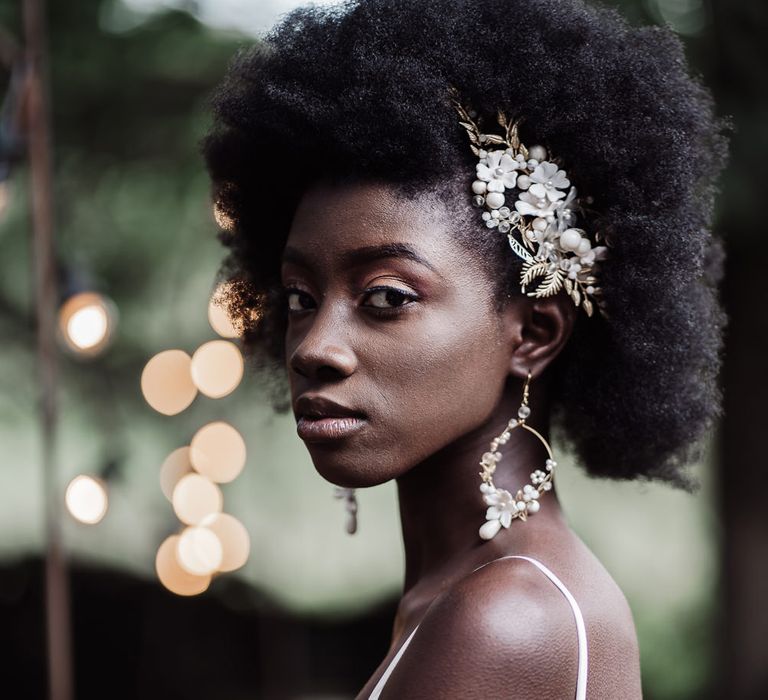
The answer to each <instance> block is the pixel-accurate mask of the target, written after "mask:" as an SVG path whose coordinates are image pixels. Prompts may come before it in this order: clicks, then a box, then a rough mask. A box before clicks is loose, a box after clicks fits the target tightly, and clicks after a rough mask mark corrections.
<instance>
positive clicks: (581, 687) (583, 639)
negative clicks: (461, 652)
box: [368, 554, 588, 700]
mask: <svg viewBox="0 0 768 700" xmlns="http://www.w3.org/2000/svg"><path fill="white" fill-rule="evenodd" d="M499 559H525V560H527V561H529V562H531V564H533V565H534V566H536V567H537V568H538V569H539V570H540V571H541V572H542V573H544V574H545V575H546V576H547V578H548V579H549V580H550V581H552V583H554V584H555V586H557V588H558V589H559V590H560V592H561V593H562V594H563V595H564V596H565V598H566V600H567V601H568V603H569V604H570V606H571V610H572V611H573V617H574V618H575V620H576V632H577V636H578V642H579V667H578V673H577V677H576V698H575V700H586V697H587V666H588V660H587V630H586V626H585V625H584V617H583V616H582V614H581V609H580V608H579V605H578V603H577V602H576V599H575V598H574V597H573V596H572V595H571V592H570V591H569V590H568V589H567V588H566V587H565V584H564V583H563V582H562V581H561V580H560V579H559V578H558V577H557V576H555V574H554V573H552V571H550V570H549V569H548V568H547V567H546V566H544V564H542V563H541V562H540V561H539V560H538V559H533V558H532V557H526V556H523V555H522V554H509V555H507V556H504V557H499ZM499 559H493V560H492V561H488V562H485V564H481V565H480V566H478V567H477V569H474V571H477V570H478V569H482V568H483V567H484V566H487V565H488V564H492V563H493V562H494V561H499ZM474 571H473V573H474ZM417 629H419V625H416V627H414V628H413V631H412V632H411V633H410V634H409V635H408V639H406V640H405V642H404V643H403V645H402V646H401V647H400V649H398V651H397V654H395V656H394V658H393V659H392V661H390V663H389V666H387V668H386V670H385V671H384V673H383V674H382V676H381V678H379V681H378V683H376V687H375V688H374V689H373V691H372V692H371V694H370V695H369V696H368V700H378V698H379V696H380V695H381V691H382V690H383V689H384V685H385V684H386V682H387V679H388V678H389V677H390V675H391V674H392V671H394V670H395V666H396V665H397V662H398V661H400V657H401V656H402V655H403V653H404V652H405V650H406V649H407V648H408V645H409V644H410V643H411V639H413V635H414V634H416V630H417Z"/></svg>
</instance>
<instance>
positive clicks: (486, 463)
mask: <svg viewBox="0 0 768 700" xmlns="http://www.w3.org/2000/svg"><path fill="white" fill-rule="evenodd" d="M530 381H531V371H530V370H528V378H527V379H526V380H525V387H524V388H523V401H522V403H521V404H520V408H518V409H517V418H512V419H511V420H510V421H509V423H508V424H507V427H506V428H504V431H503V432H502V433H501V435H499V436H498V437H495V438H494V439H493V440H491V449H490V452H485V453H484V454H483V456H482V459H481V460H480V466H481V467H482V468H483V471H481V472H479V475H480V477H481V479H482V483H481V484H480V491H481V492H482V494H483V501H485V503H486V505H487V506H488V510H487V511H486V513H485V518H486V522H485V524H484V525H482V527H481V528H480V531H479V534H480V537H481V538H482V539H484V540H490V539H491V538H492V537H494V536H495V535H496V533H498V532H499V530H500V529H501V528H502V527H504V528H508V527H509V526H510V524H511V523H512V521H513V520H514V519H515V518H519V519H520V520H522V521H523V522H525V521H526V519H527V518H528V516H529V515H532V514H533V513H537V512H538V511H539V507H540V504H539V496H541V494H542V493H544V492H545V491H549V490H551V489H552V484H553V477H554V468H555V467H556V466H557V462H555V460H554V459H553V457H552V450H551V449H550V447H549V443H547V441H546V440H545V439H544V437H543V436H542V435H541V434H540V433H539V432H538V431H536V430H534V429H533V428H532V427H531V426H530V425H528V424H527V423H526V422H525V421H526V419H527V418H528V417H529V416H530V415H531V409H530V406H528V387H529V384H530ZM515 428H525V429H526V430H528V431H529V432H531V433H533V434H534V435H535V436H536V437H537V438H538V439H539V440H540V441H541V442H542V443H543V444H544V447H545V448H546V449H547V454H548V455H549V458H548V459H547V461H546V462H545V468H544V470H541V469H537V470H536V471H534V472H532V473H531V483H530V484H526V485H525V486H523V488H522V489H520V490H519V491H518V492H517V493H516V494H515V495H514V497H513V496H512V494H511V493H510V492H509V491H507V490H505V489H497V488H496V486H495V485H494V483H493V472H494V471H495V470H496V464H497V463H498V462H499V460H500V459H501V452H498V451H497V450H498V448H499V445H505V444H506V443H507V442H508V441H509V437H510V433H511V432H512V431H513V430H514V429H515Z"/></svg>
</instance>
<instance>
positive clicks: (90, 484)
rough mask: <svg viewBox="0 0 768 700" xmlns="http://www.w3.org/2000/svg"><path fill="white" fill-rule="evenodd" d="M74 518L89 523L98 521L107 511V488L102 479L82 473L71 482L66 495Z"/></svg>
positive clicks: (92, 523)
mask: <svg viewBox="0 0 768 700" xmlns="http://www.w3.org/2000/svg"><path fill="white" fill-rule="evenodd" d="M64 501H65V503H66V505H67V510H68V511H69V512H70V514H71V515H72V517H73V518H75V519H76V520H79V521H80V522H81V523H86V524H87V525H94V524H95V523H98V522H99V521H100V520H101V519H102V518H103V517H104V515H105V513H106V512H107V505H108V499H107V490H106V487H105V486H104V484H103V483H102V482H101V480H99V479H96V478H94V477H92V476H87V475H85V474H80V475H79V476H76V477H75V478H74V479H72V481H70V482H69V485H68V486H67V490H66V493H65V496H64Z"/></svg>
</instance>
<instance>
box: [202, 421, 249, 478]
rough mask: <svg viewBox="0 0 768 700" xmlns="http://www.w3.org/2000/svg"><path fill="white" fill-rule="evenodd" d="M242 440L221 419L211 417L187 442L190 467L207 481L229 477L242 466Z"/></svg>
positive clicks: (243, 452)
mask: <svg viewBox="0 0 768 700" xmlns="http://www.w3.org/2000/svg"><path fill="white" fill-rule="evenodd" d="M245 458H246V451H245V440H243V437H242V435H240V433H239V432H237V430H235V428H233V427H232V426H231V425H229V423H225V422H224V421H215V422H213V423H208V424H207V425H204V426H203V427H202V428H200V430H198V431H197V432H196V433H195V435H194V436H193V438H192V441H191V443H190V452H189V459H190V462H191V463H192V467H193V468H194V469H195V471H197V472H198V473H200V474H202V475H203V476H207V477H208V478H209V479H210V480H211V481H215V482H217V483H219V484H224V483H227V482H229V481H232V480H233V479H234V478H236V477H237V476H238V474H240V472H241V471H242V470H243V467H244V466H245Z"/></svg>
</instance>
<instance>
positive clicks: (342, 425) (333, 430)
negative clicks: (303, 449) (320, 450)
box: [296, 416, 367, 442]
mask: <svg viewBox="0 0 768 700" xmlns="http://www.w3.org/2000/svg"><path fill="white" fill-rule="evenodd" d="M366 422H367V421H366V419H365V418H363V417H360V416H328V417H325V418H313V417H311V416H301V417H300V418H299V420H298V421H297V422H296V432H297V433H298V435H299V437H300V438H301V439H302V440H304V441H305V442H326V441H329V440H340V439H341V438H345V437H348V436H350V435H352V434H354V433H356V432H358V431H359V430H361V429H362V428H363V427H364V426H365V424H366Z"/></svg>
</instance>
